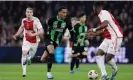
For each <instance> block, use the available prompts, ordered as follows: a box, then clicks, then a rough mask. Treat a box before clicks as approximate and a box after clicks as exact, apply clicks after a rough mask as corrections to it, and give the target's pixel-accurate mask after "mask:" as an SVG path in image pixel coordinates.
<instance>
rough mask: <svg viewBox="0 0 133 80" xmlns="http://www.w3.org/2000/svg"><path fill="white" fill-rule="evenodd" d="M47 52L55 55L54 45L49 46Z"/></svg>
mask: <svg viewBox="0 0 133 80" xmlns="http://www.w3.org/2000/svg"><path fill="white" fill-rule="evenodd" d="M47 50H48V52H49V54H53V53H54V46H53V45H48V46H47Z"/></svg>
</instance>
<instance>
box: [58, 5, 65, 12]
mask: <svg viewBox="0 0 133 80" xmlns="http://www.w3.org/2000/svg"><path fill="white" fill-rule="evenodd" d="M62 9H67V8H66V7H65V6H61V7H60V8H59V9H58V12H60V11H61V10H62Z"/></svg>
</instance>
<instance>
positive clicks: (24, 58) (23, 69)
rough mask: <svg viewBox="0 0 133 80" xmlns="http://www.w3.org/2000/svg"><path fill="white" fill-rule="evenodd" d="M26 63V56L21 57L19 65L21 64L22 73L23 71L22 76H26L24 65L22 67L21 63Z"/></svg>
mask: <svg viewBox="0 0 133 80" xmlns="http://www.w3.org/2000/svg"><path fill="white" fill-rule="evenodd" d="M25 61H26V56H23V55H22V58H21V64H22V71H23V75H26V65H23V63H24V62H25Z"/></svg>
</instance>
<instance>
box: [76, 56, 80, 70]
mask: <svg viewBox="0 0 133 80" xmlns="http://www.w3.org/2000/svg"><path fill="white" fill-rule="evenodd" d="M79 60H80V59H79V57H77V58H76V70H77V71H79V64H80V62H79Z"/></svg>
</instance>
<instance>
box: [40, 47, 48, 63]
mask: <svg viewBox="0 0 133 80" xmlns="http://www.w3.org/2000/svg"><path fill="white" fill-rule="evenodd" d="M47 57H48V52H47V51H46V50H45V51H44V53H43V55H42V56H41V58H40V60H41V62H43V63H44V62H45V61H46V60H47Z"/></svg>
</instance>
